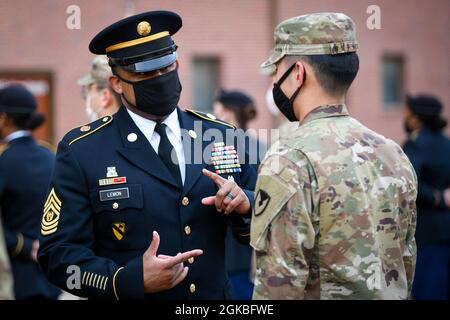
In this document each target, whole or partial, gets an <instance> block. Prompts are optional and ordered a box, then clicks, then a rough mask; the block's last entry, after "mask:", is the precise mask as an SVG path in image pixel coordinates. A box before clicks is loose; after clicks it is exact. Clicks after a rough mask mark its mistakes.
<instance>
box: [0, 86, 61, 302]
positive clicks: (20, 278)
mask: <svg viewBox="0 0 450 320" xmlns="http://www.w3.org/2000/svg"><path fill="white" fill-rule="evenodd" d="M36 107H37V103H36V99H35V98H34V97H33V95H32V94H31V93H30V92H29V91H28V90H27V89H26V88H25V87H24V86H22V85H9V86H7V87H5V88H3V89H1V90H0V138H1V139H2V141H3V142H4V143H5V144H4V145H3V147H2V152H0V153H1V155H0V208H1V215H2V220H3V223H4V229H5V230H4V233H5V239H6V246H7V249H8V252H9V256H10V260H11V268H12V271H13V276H14V291H15V296H16V299H56V298H57V297H58V295H59V292H60V291H59V290H58V289H57V288H56V287H54V286H53V285H51V284H50V283H49V282H48V281H47V279H46V277H45V275H44V274H43V273H42V272H41V270H40V269H39V266H38V264H37V249H38V246H39V241H38V238H39V223H40V218H41V212H42V206H43V204H44V201H45V198H46V196H47V194H46V190H47V187H48V184H49V182H50V176H51V171H52V167H53V164H54V160H55V156H54V154H53V153H52V152H51V151H50V150H48V149H47V148H46V147H44V146H41V145H40V144H38V143H37V142H36V141H35V140H34V139H33V137H32V136H31V130H33V129H35V128H37V127H38V126H39V125H41V124H42V123H43V121H44V118H43V116H42V115H41V114H40V113H38V112H35V111H36Z"/></svg>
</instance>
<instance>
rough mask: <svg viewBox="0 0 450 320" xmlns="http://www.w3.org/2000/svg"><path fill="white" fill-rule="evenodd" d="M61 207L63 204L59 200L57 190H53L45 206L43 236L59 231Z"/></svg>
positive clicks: (42, 226)
mask: <svg viewBox="0 0 450 320" xmlns="http://www.w3.org/2000/svg"><path fill="white" fill-rule="evenodd" d="M61 205H62V202H61V200H60V199H59V198H58V195H57V194H56V192H55V188H52V190H50V193H49V195H48V197H47V201H45V204H44V214H43V215H42V221H41V234H42V235H43V236H46V235H49V234H52V233H54V232H56V230H57V229H58V223H59V217H60V215H61Z"/></svg>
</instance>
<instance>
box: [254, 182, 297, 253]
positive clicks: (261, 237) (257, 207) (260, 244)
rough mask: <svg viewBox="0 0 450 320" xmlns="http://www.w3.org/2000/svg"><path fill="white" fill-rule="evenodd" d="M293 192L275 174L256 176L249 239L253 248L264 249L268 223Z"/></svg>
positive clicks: (294, 191)
mask: <svg viewBox="0 0 450 320" xmlns="http://www.w3.org/2000/svg"><path fill="white" fill-rule="evenodd" d="M295 193H296V189H295V188H294V187H293V186H291V185H289V184H287V183H286V181H284V180H283V179H281V178H280V177H279V176H277V175H263V176H260V177H259V178H258V182H257V184H256V189H255V204H254V206H253V218H252V223H251V240H250V244H251V245H252V247H253V248H254V249H255V250H257V251H266V249H267V244H268V234H267V233H268V230H269V227H270V224H271V223H272V221H273V220H274V219H275V218H276V217H277V216H278V214H280V213H281V212H282V209H283V207H284V205H285V204H286V203H287V202H288V201H289V199H291V197H292V196H293V195H294V194H295Z"/></svg>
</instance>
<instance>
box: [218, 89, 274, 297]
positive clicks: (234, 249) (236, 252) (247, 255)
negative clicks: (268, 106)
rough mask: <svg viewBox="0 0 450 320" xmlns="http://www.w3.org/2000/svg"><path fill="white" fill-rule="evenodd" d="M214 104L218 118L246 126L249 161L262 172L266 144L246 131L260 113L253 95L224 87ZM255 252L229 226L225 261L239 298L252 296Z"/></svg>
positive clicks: (246, 146)
mask: <svg viewBox="0 0 450 320" xmlns="http://www.w3.org/2000/svg"><path fill="white" fill-rule="evenodd" d="M213 108H214V115H215V116H216V117H217V118H218V119H221V120H223V121H225V122H228V123H230V124H232V125H233V126H235V127H236V128H239V129H242V130H244V133H245V135H244V138H245V142H244V143H245V149H246V150H247V152H248V154H249V155H251V156H254V158H251V159H250V161H251V162H250V163H249V165H250V166H252V167H253V168H254V169H255V172H258V167H259V164H260V163H261V160H262V158H263V157H264V154H265V152H266V146H265V145H264V144H263V143H262V142H261V141H260V140H258V139H256V137H252V136H251V135H250V134H249V133H248V132H247V131H246V130H247V126H248V122H249V121H250V120H252V119H254V118H256V115H257V110H256V106H255V104H254V102H253V99H252V98H251V97H250V96H248V95H247V94H245V93H244V92H242V91H237V90H236V91H225V90H221V91H220V93H219V95H218V96H217V97H216V99H215V101H214V105H213ZM252 254H253V250H252V247H251V246H250V245H249V244H248V243H245V244H244V243H240V242H238V241H237V240H236V239H234V237H233V232H232V230H231V229H230V228H228V230H227V235H226V238H225V262H226V268H227V272H228V277H229V278H230V281H231V284H232V287H233V294H232V295H233V299H235V300H250V299H251V298H252V293H253V283H252V282H251V281H250V272H251V264H252Z"/></svg>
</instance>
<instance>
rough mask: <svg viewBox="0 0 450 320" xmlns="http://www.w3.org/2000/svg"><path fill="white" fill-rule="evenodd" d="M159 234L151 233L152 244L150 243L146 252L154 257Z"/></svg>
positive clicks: (157, 246)
mask: <svg viewBox="0 0 450 320" xmlns="http://www.w3.org/2000/svg"><path fill="white" fill-rule="evenodd" d="M159 241H160V239H159V234H158V232H156V231H153V239H152V243H150V247H148V252H149V254H150V255H151V256H156V252H158V248H159Z"/></svg>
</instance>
